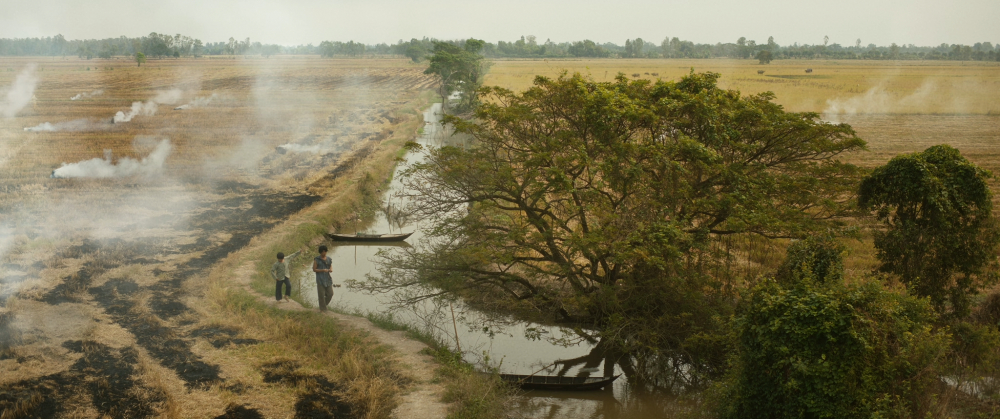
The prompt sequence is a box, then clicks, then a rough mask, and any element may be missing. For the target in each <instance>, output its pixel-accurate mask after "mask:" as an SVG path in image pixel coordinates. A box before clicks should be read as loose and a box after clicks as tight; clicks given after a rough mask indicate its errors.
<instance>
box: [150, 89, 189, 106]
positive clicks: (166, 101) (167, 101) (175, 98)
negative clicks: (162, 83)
mask: <svg viewBox="0 0 1000 419" xmlns="http://www.w3.org/2000/svg"><path fill="white" fill-rule="evenodd" d="M183 98H184V92H183V91H182V90H181V89H170V90H160V91H157V92H156V96H153V100H152V102H156V103H159V104H163V105H173V104H175V103H177V102H180V101H181V99H183Z"/></svg>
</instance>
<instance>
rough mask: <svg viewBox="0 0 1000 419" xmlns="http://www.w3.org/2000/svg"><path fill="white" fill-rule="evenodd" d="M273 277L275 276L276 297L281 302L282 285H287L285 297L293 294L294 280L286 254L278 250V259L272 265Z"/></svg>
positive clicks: (286, 299) (286, 298)
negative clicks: (289, 272) (286, 260)
mask: <svg viewBox="0 0 1000 419" xmlns="http://www.w3.org/2000/svg"><path fill="white" fill-rule="evenodd" d="M271 278H274V299H275V300H278V301H279V302H280V301H282V299H281V286H282V285H284V286H285V299H284V301H288V298H289V297H290V296H291V295H292V281H291V280H290V279H289V275H288V264H287V263H285V254H284V253H281V252H278V261H277V262H274V264H273V265H271Z"/></svg>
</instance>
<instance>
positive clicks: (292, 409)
mask: <svg viewBox="0 0 1000 419" xmlns="http://www.w3.org/2000/svg"><path fill="white" fill-rule="evenodd" d="M0 63H2V65H0V86H10V85H12V84H15V83H17V82H18V81H17V80H16V77H17V76H18V74H22V73H23V72H25V71H33V74H34V76H35V78H36V80H37V81H36V87H35V89H34V92H33V98H32V99H31V101H30V103H29V104H28V105H27V106H25V107H24V108H23V109H21V110H20V111H19V112H18V113H17V114H16V115H15V116H13V117H9V118H4V119H2V120H0V121H2V124H3V125H2V126H0V372H2V373H0V411H2V412H3V413H2V417H3V418H5V419H6V418H21V417H154V416H155V417H161V416H162V417H226V418H238V417H239V418H256V417H310V418H312V417H353V416H357V417H371V416H372V414H371V413H370V412H362V411H357V408H356V406H357V404H356V403H353V400H357V399H358V398H359V397H362V396H359V395H357V394H353V393H352V390H351V389H349V388H348V386H346V385H345V384H343V383H340V382H336V381H335V380H333V379H332V378H330V376H329V375H328V374H327V372H324V371H317V370H316V367H315V363H314V362H309V361H299V360H296V359H294V357H293V356H291V355H289V353H288V352H287V351H285V350H283V349H282V347H281V346H276V345H278V343H275V342H274V341H273V340H274V339H273V336H270V337H269V336H264V335H263V334H261V333H260V332H259V331H255V330H250V329H245V328H243V327H241V326H240V324H239V322H236V321H229V320H228V319H225V318H221V319H220V318H219V317H218V316H212V315H209V314H207V312H208V311H210V309H211V307H209V306H210V305H211V304H212V303H211V302H210V301H208V300H206V299H205V298H204V292H205V284H206V283H207V281H208V280H209V279H210V278H207V276H208V275H209V273H210V268H211V267H212V266H213V265H215V264H216V263H217V262H218V261H220V260H222V259H223V258H225V257H226V256H227V255H229V254H230V253H232V252H234V251H237V250H240V249H242V248H244V247H245V246H247V245H248V244H250V243H251V241H252V239H253V238H254V237H256V236H258V235H260V234H261V233H263V232H266V231H268V230H270V229H272V228H273V227H274V226H276V225H278V224H279V223H281V222H282V221H284V220H286V219H287V218H288V217H289V216H291V215H293V214H296V213H298V212H299V211H302V210H303V209H306V208H308V207H310V206H312V205H313V204H316V203H318V202H320V201H322V200H324V199H325V198H326V197H327V192H328V191H329V190H330V188H331V187H332V185H334V184H335V183H337V182H351V181H353V179H350V178H346V179H345V178H344V176H350V173H351V172H350V171H349V170H346V169H349V168H350V166H352V165H355V164H357V163H358V162H359V161H361V160H363V158H364V156H365V155H367V154H368V153H370V152H371V151H372V150H374V149H377V148H379V147H380V143H381V142H382V141H383V140H385V139H386V138H389V137H390V136H392V135H393V134H394V133H396V131H397V130H399V129H401V128H400V127H401V126H402V125H403V124H404V123H405V122H406V121H409V120H412V119H413V118H415V116H414V115H412V114H411V113H408V112H409V110H411V109H412V108H413V107H414V106H416V104H417V103H418V102H419V101H420V100H422V99H421V97H420V95H421V93H422V92H423V91H425V90H426V89H427V88H429V87H431V84H432V80H431V79H430V78H429V77H428V76H425V75H423V74H422V68H419V67H417V66H411V65H410V64H409V63H407V62H405V61H395V60H357V61H348V60H336V61H335V60H320V59H316V58H282V59H270V60H264V59H248V60H244V59H235V60H208V59H201V60H151V61H150V62H149V63H147V64H145V65H143V66H142V67H141V68H136V67H135V65H134V63H128V62H116V61H104V60H93V61H82V60H77V59H72V60H51V59H48V58H47V59H44V60H40V61H32V60H30V59H19V60H3V61H0ZM32 64H34V66H35V67H34V69H33V70H31V69H30V67H29V66H30V65H32ZM137 104H138V105H137ZM289 251H294V249H289Z"/></svg>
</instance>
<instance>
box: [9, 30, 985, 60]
mask: <svg viewBox="0 0 1000 419" xmlns="http://www.w3.org/2000/svg"><path fill="white" fill-rule="evenodd" d="M437 41H442V40H437V39H433V38H428V37H424V38H421V39H417V38H413V39H411V40H409V41H404V40H402V39H401V40H399V41H398V42H397V43H395V44H391V45H390V44H387V43H379V44H364V43H361V42H355V41H353V40H351V41H348V42H340V41H329V40H327V41H322V42H320V43H319V44H318V45H313V44H311V43H310V44H306V45H297V46H283V45H278V44H265V43H261V42H252V41H251V40H250V38H245V39H243V40H239V39H236V38H234V37H231V38H229V39H228V40H227V41H222V42H207V43H206V42H202V41H201V40H200V39H196V38H191V37H189V36H185V35H182V34H175V35H169V34H158V33H156V32H152V33H150V34H149V35H147V36H141V37H131V38H130V37H126V36H120V37H118V38H107V39H84V40H68V39H66V38H65V37H64V36H62V35H56V36H53V37H44V38H0V56H72V55H76V56H77V57H80V58H86V59H93V58H104V59H110V58H112V57H120V56H135V54H136V53H138V52H141V53H143V55H145V56H146V57H149V58H168V57H175V58H177V57H201V56H205V55H211V56H221V55H232V56H235V55H252V56H262V57H269V56H272V55H312V54H316V55H321V56H323V57H327V58H333V57H364V56H405V57H409V58H410V59H412V60H413V61H422V60H424V59H425V58H426V57H427V56H428V55H429V54H430V53H431V51H432V50H433V48H434V42H437ZM443 42H449V43H452V44H454V45H456V46H462V45H464V43H465V40H464V39H463V40H446V41H443ZM481 54H482V56H484V57H487V58H733V59H757V60H759V61H760V62H761V63H767V62H770V61H771V60H778V59H863V60H958V61H1000V44H993V43H992V42H977V43H975V44H973V45H963V44H947V43H942V44H940V45H937V46H916V45H914V44H904V45H897V44H895V43H892V44H890V45H888V46H878V45H875V44H871V43H869V44H867V45H862V41H861V39H857V40H856V41H855V42H854V45H847V46H845V45H841V44H838V43H832V44H831V43H829V37H824V39H823V43H822V44H801V45H800V44H799V43H793V44H791V45H779V44H778V43H777V42H775V40H774V37H769V38H768V40H767V42H766V43H764V42H762V43H759V44H758V43H757V42H756V41H755V40H748V39H746V38H745V37H741V38H739V39H737V40H736V41H735V42H727V43H722V42H718V43H715V44H698V43H694V42H692V41H685V40H681V39H680V38H678V37H672V38H671V37H665V38H664V39H663V40H662V41H661V42H660V43H659V44H657V43H655V42H648V41H644V40H643V39H642V38H635V39H626V40H625V42H624V44H622V45H619V44H616V43H613V42H605V43H598V42H594V41H591V40H589V39H588V40H582V41H574V42H562V43H556V42H553V41H552V40H549V39H547V40H545V42H540V41H539V40H538V38H537V37H535V36H533V35H529V36H522V37H521V38H520V39H518V40H515V41H512V42H507V41H497V42H496V43H491V42H485V43H484V44H483V48H482V52H481Z"/></svg>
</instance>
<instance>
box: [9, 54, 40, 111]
mask: <svg viewBox="0 0 1000 419" xmlns="http://www.w3.org/2000/svg"><path fill="white" fill-rule="evenodd" d="M37 86H38V77H37V76H35V65H34V64H31V65H28V66H27V67H25V69H24V70H22V71H21V73H20V74H18V75H17V77H16V78H15V79H14V83H13V84H12V85H11V86H10V87H9V88H7V89H6V91H0V97H3V100H0V114H2V115H3V116H4V117H6V118H13V117H14V115H17V113H18V112H20V111H21V109H24V107H25V106H27V105H28V104H29V103H31V99H32V98H34V97H35V87H37Z"/></svg>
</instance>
